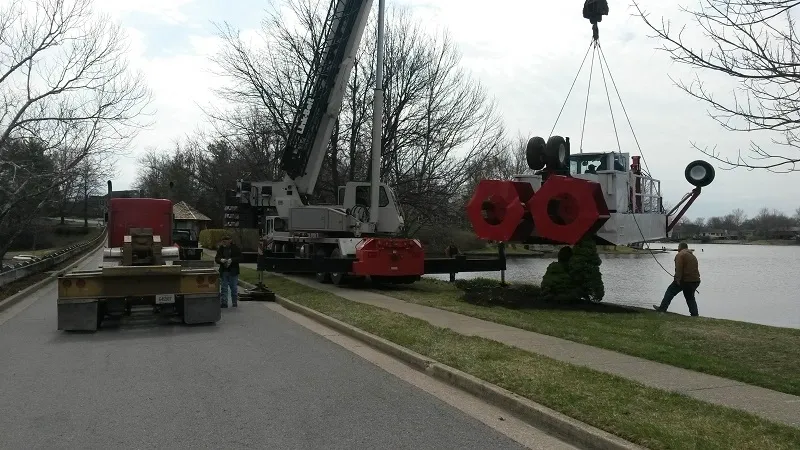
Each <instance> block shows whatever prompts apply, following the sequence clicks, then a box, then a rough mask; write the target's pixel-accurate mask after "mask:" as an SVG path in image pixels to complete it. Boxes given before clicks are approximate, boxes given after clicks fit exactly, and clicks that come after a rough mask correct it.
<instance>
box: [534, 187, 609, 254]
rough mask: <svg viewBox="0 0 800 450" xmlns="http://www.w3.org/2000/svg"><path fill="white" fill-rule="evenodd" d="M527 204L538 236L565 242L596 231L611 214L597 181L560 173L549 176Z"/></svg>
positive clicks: (568, 242)
mask: <svg viewBox="0 0 800 450" xmlns="http://www.w3.org/2000/svg"><path fill="white" fill-rule="evenodd" d="M527 207H528V210H529V211H530V212H531V215H532V216H533V223H534V224H535V225H536V234H537V235H538V236H539V237H542V238H544V239H548V240H551V241H555V242H559V243H563V244H569V245H575V244H577V243H578V241H580V240H581V239H583V237H584V236H586V235H588V234H593V233H596V232H597V231H599V230H600V228H602V227H603V224H605V222H606V221H607V220H608V219H609V217H611V214H610V212H609V210H608V207H607V206H606V201H605V198H603V190H602V187H601V186H600V184H599V183H597V182H594V181H589V180H583V179H580V178H572V177H566V176H561V175H551V176H549V177H548V178H547V181H546V182H545V183H544V184H543V185H542V187H541V188H540V189H539V190H538V191H537V192H536V195H534V196H533V197H531V199H530V200H529V201H528V202H527Z"/></svg>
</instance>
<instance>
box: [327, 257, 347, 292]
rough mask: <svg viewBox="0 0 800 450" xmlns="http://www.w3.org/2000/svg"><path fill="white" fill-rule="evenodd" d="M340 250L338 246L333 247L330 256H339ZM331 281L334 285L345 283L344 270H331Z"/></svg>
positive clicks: (345, 275)
mask: <svg viewBox="0 0 800 450" xmlns="http://www.w3.org/2000/svg"><path fill="white" fill-rule="evenodd" d="M341 257H342V252H341V250H339V248H338V247H337V248H334V249H333V251H332V252H331V258H341ZM330 275H331V282H332V283H333V284H335V285H336V286H341V285H343V284H345V283H347V274H346V273H345V272H331V274H330Z"/></svg>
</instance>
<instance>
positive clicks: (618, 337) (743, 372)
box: [380, 279, 800, 395]
mask: <svg viewBox="0 0 800 450" xmlns="http://www.w3.org/2000/svg"><path fill="white" fill-rule="evenodd" d="M494 283H495V284H496V283H497V282H494ZM458 284H459V285H461V286H464V283H458ZM529 291H531V292H529ZM535 291H536V289H535V287H533V288H530V289H527V290H526V289H521V286H517V287H516V288H505V292H503V291H502V290H501V291H499V292H498V290H497V289H495V290H494V292H493V294H492V295H493V296H494V297H495V298H493V299H488V300H489V301H488V302H487V299H485V298H483V299H482V298H477V299H474V298H472V297H474V296H467V297H466V298H468V299H469V300H470V301H469V302H468V301H466V300H465V291H464V290H462V289H460V288H458V287H457V286H455V285H453V284H450V283H447V282H443V281H438V280H428V279H425V280H422V281H420V282H418V283H415V284H413V285H409V286H403V287H402V288H385V289H381V290H380V292H381V293H383V294H385V295H390V296H393V297H396V298H399V299H402V300H405V301H408V302H412V303H418V304H421V305H426V306H432V307H436V308H440V309H444V310H448V311H453V312H457V313H460V314H464V315H468V316H472V317H478V318H480V319H484V320H489V321H492V322H498V323H502V324H505V325H509V326H513V327H517V328H522V329H525V330H530V331H535V332H537V333H543V334H547V335H551V336H557V337H560V338H564V339H569V340H571V341H575V342H581V343H584V344H588V345H593V346H596V347H602V348H606V349H609V350H614V351H618V352H621V353H625V354H628V355H633V356H639V357H642V358H646V359H649V360H652V361H658V362H662V363H666V364H670V365H673V366H678V367H683V368H686V369H691V370H695V371H699V372H705V373H709V374H713V375H718V376H722V377H726V378H731V379H734V380H738V381H742V382H745V383H750V384H754V385H758V386H763V387H766V388H769V389H774V390H778V391H782V392H787V393H790V394H794V395H800V354H798V353H797V349H798V348H800V330H796V329H787V328H777V327H768V326H763V325H756V324H749V323H744V322H735V321H730V320H718V319H710V318H704V317H699V318H692V317H687V316H681V315H678V314H659V313H656V312H655V311H643V310H634V309H629V308H622V307H619V306H615V305H610V304H602V303H601V304H588V305H583V306H580V307H563V308H558V309H557V308H556V307H555V306H554V305H546V304H537V303H536V302H535V301H534V302H531V303H529V304H527V305H526V308H517V309H515V308H512V307H507V306H501V305H502V301H503V298H504V297H506V300H513V298H511V297H513V296H515V295H516V296H525V295H527V296H529V297H535V295H536V292H535ZM478 297H481V296H478ZM480 301H483V304H486V303H489V306H483V305H482V304H476V302H480Z"/></svg>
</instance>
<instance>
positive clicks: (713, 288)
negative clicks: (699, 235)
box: [431, 244, 800, 328]
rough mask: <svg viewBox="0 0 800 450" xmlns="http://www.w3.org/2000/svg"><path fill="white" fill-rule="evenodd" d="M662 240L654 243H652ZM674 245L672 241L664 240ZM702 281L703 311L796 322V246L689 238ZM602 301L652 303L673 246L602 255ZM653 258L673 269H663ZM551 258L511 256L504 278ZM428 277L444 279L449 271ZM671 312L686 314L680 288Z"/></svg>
mask: <svg viewBox="0 0 800 450" xmlns="http://www.w3.org/2000/svg"><path fill="white" fill-rule="evenodd" d="M661 245H662V244H653V247H654V248H657V247H661ZM664 245H667V248H670V247H672V248H674V246H675V244H671V245H670V244H664ZM690 248H693V249H694V253H695V255H696V256H697V259H698V260H699V263H700V277H701V279H702V282H701V284H700V288H699V289H698V293H697V304H698V309H699V311H700V315H701V316H706V317H714V318H719V319H731V320H739V321H745V322H753V323H760V324H764V325H773V326H780V327H791V328H800V246H768V245H736V244H705V245H703V244H692V245H690ZM601 258H602V261H603V263H602V265H601V266H600V271H601V272H602V273H603V282H604V284H605V290H606V295H605V298H604V299H603V301H604V302H608V303H618V304H624V305H631V306H638V307H644V308H651V307H652V306H651V305H653V304H658V303H660V302H661V298H662V297H663V295H664V290H665V289H666V288H667V285H668V284H669V283H670V282H671V280H672V276H671V273H672V271H674V268H675V263H674V258H675V252H667V253H656V254H655V259H654V258H653V256H651V255H649V254H645V255H601ZM656 259H657V260H658V261H659V262H660V263H661V264H662V265H663V266H664V267H665V268H666V269H667V270H669V271H670V272H671V273H670V274H667V273H666V272H665V271H664V269H662V268H661V267H660V266H659V265H658V263H657V262H656ZM552 261H554V259H544V258H541V259H540V258H535V259H509V260H508V264H507V270H506V281H508V282H514V281H518V282H531V283H536V284H538V283H540V282H541V280H542V276H543V275H544V272H545V270H547V266H548V264H550V263H551V262H552ZM431 277H435V278H440V279H448V276H447V275H442V276H440V275H431ZM474 277H487V278H495V279H500V273H499V272H482V273H460V274H458V275H457V276H456V278H457V279H465V278H474ZM669 311H670V312H674V313H679V314H685V315H688V314H689V308H687V306H686V301H685V300H684V298H683V294H678V296H677V297H675V299H673V300H672V304H671V305H670V308H669Z"/></svg>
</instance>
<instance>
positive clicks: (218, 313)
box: [183, 294, 222, 325]
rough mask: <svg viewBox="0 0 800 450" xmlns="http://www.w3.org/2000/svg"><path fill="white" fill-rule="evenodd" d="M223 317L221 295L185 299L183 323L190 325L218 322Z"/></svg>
mask: <svg viewBox="0 0 800 450" xmlns="http://www.w3.org/2000/svg"><path fill="white" fill-rule="evenodd" d="M221 317H222V307H221V306H220V301H219V295H208V294H196V295H189V294H187V295H184V297H183V322H184V323H186V324H189V325H192V324H198V323H214V322H218V321H219V319H220V318H221Z"/></svg>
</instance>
